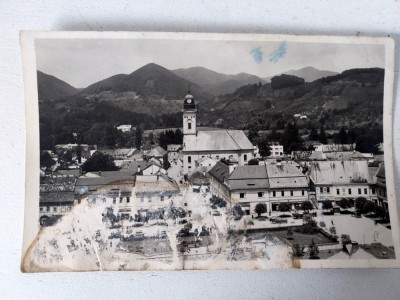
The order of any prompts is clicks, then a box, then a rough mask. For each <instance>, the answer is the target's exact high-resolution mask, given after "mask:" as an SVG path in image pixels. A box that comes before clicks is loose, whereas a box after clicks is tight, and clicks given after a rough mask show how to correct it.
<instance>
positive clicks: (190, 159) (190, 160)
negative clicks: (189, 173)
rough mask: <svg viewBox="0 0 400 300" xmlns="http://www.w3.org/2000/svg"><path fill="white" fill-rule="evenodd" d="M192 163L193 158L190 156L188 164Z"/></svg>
mask: <svg viewBox="0 0 400 300" xmlns="http://www.w3.org/2000/svg"><path fill="white" fill-rule="evenodd" d="M191 162H192V157H191V156H188V163H189V164H190V163H191Z"/></svg>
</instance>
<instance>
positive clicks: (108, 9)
mask: <svg viewBox="0 0 400 300" xmlns="http://www.w3.org/2000/svg"><path fill="white" fill-rule="evenodd" d="M399 15H400V2H398V1H393V0H386V1H369V0H365V1H345V0H337V1H317V0H314V1H299V2H293V1H291V0H278V1H261V0H259V1H251V2H250V1H248V2H245V1H240V2H239V1H236V2H234V3H232V1H229V0H224V1H218V2H217V1H207V0H203V1H196V2H195V1H140V2H139V1H107V0H97V1H91V0H90V1H76V0H71V1H60V0H58V1H57V0H55V1H24V2H23V3H22V1H1V2H0V82H1V88H0V113H1V118H0V120H1V122H0V137H1V138H0V154H1V156H0V157H1V159H0V170H1V175H0V176H1V180H0V191H1V196H0V211H1V212H2V217H1V218H0V238H1V239H0V244H1V247H0V298H1V299H55V298H57V299H79V298H85V299H103V298H108V299H109V298H114V299H125V298H124V297H126V298H129V299H150V298H152V299H157V298H158V299H162V298H167V299H199V298H206V299H225V298H230V299H267V298H270V299H291V298H295V299H304V298H309V299H344V298H350V299H398V298H399V292H400V286H399V284H398V283H399V281H400V270H280V271H279V270H278V271H213V272H210V271H185V272H121V273H73V274H66V273H58V274H52V273H48V274H21V273H20V271H19V263H20V255H21V253H20V250H21V244H22V228H23V224H22V220H23V216H22V214H23V206H24V164H25V159H24V151H25V149H24V142H23V141H24V138H25V128H24V99H23V81H22V67H21V59H20V49H19V42H18V33H19V30H22V29H25V30H26V29H29V30H112V31H114V30H152V31H207V32H211V31H216V32H256V33H288V34H289V33H293V34H330V35H333V34H336V35H339V34H343V35H357V34H361V35H380V36H387V35H390V36H392V37H394V38H395V39H396V42H397V44H399V43H400V18H399ZM396 54H397V59H396V60H395V61H396V64H397V65H396V78H395V80H396V81H397V82H398V78H399V77H398V70H399V69H398V68H399V56H398V55H399V47H397V49H396ZM396 91H397V94H398V93H399V87H398V84H397V87H396ZM394 114H395V121H394V140H393V142H394V149H395V151H396V156H397V157H400V134H399V133H400V107H399V105H398V104H396V105H395V111H394ZM396 156H395V157H396ZM395 167H396V170H397V175H398V174H399V165H398V161H397V159H395ZM397 178H398V177H397ZM396 180H397V181H396V182H398V179H396ZM396 188H397V193H398V195H400V188H399V185H398V184H397V187H396Z"/></svg>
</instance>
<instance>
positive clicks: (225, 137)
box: [183, 130, 254, 151]
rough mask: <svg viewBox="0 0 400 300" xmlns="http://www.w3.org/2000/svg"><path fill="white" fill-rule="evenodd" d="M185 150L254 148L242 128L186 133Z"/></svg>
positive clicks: (184, 138)
mask: <svg viewBox="0 0 400 300" xmlns="http://www.w3.org/2000/svg"><path fill="white" fill-rule="evenodd" d="M183 145H184V147H183V151H226V150H228V151H229V150H254V147H253V145H252V144H251V143H250V141H249V139H248V138H247V137H246V135H245V134H244V132H243V131H242V130H215V131H198V132H197V134H196V135H194V134H193V135H184V137H183Z"/></svg>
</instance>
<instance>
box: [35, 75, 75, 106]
mask: <svg viewBox="0 0 400 300" xmlns="http://www.w3.org/2000/svg"><path fill="white" fill-rule="evenodd" d="M37 84H38V94H39V100H50V99H59V98H64V97H68V96H72V95H75V94H77V93H78V92H79V91H78V89H76V88H74V87H73V86H71V85H69V84H68V83H66V82H65V81H62V80H60V79H58V78H57V77H55V76H52V75H48V74H46V73H43V72H41V71H37Z"/></svg>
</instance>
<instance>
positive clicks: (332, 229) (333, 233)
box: [329, 226, 336, 236]
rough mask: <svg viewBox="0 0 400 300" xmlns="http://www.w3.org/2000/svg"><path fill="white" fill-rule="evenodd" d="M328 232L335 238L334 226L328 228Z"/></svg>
mask: <svg viewBox="0 0 400 300" xmlns="http://www.w3.org/2000/svg"><path fill="white" fill-rule="evenodd" d="M329 232H330V233H331V234H332V235H333V236H336V227H335V226H332V227H330V228H329Z"/></svg>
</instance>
